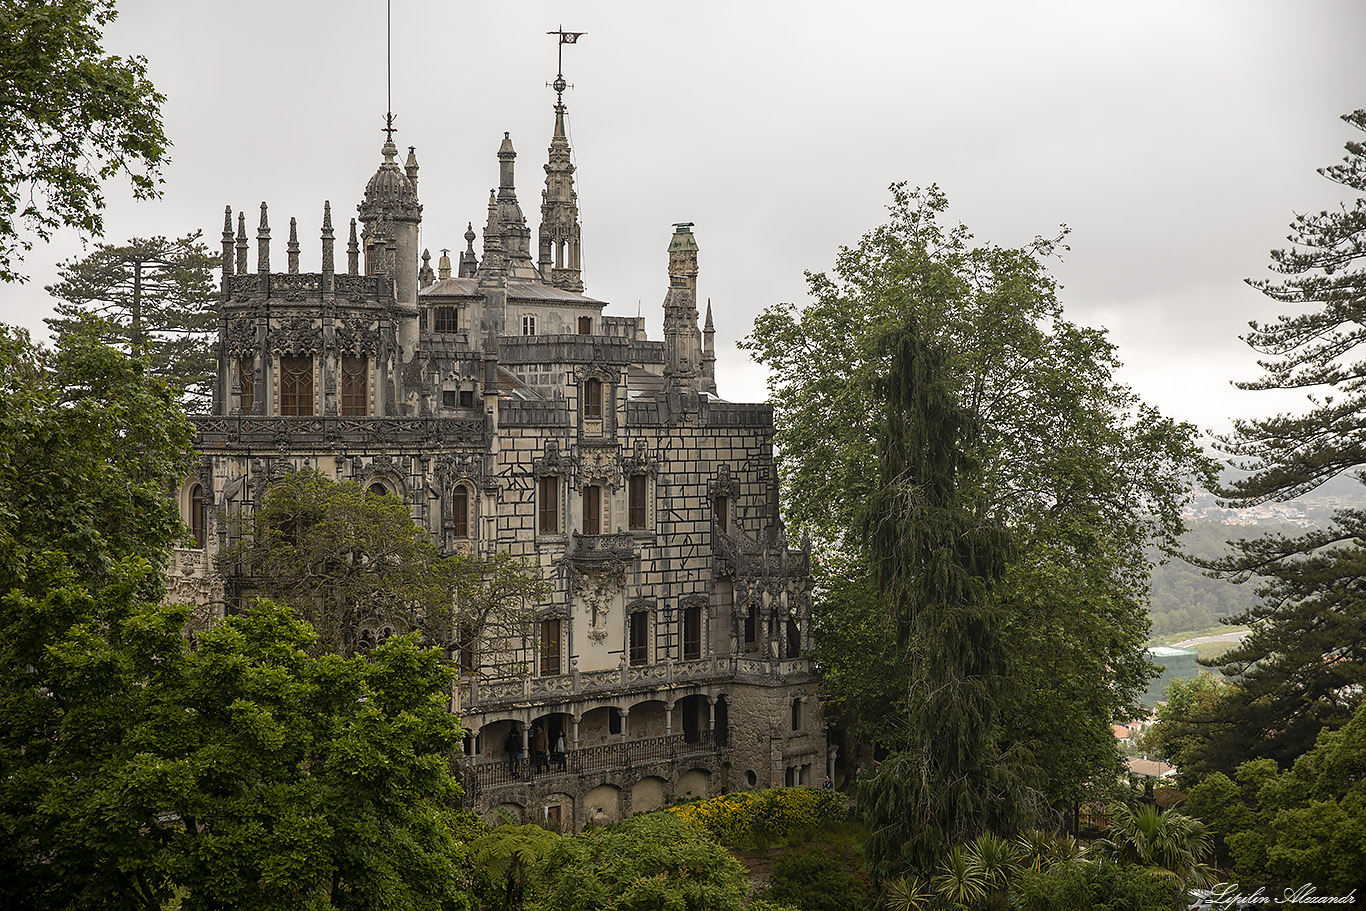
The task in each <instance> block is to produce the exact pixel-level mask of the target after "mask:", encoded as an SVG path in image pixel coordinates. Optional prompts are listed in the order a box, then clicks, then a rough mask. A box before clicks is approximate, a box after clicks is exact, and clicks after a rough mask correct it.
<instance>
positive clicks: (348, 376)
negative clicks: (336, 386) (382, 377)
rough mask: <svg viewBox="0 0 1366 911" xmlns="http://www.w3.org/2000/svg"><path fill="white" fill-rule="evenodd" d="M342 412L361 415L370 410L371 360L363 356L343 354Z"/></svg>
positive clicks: (343, 413) (352, 415)
mask: <svg viewBox="0 0 1366 911" xmlns="http://www.w3.org/2000/svg"><path fill="white" fill-rule="evenodd" d="M341 361H342V362H341V413H342V415H343V416H349V417H360V416H363V415H365V414H367V413H368V412H369V410H370V409H369V408H368V407H367V406H368V405H369V398H370V384H369V382H368V379H369V376H368V374H369V369H368V368H369V366H370V365H369V362H368V361H367V360H366V359H365V358H363V357H352V356H351V355H349V354H347V355H343V356H342V359H341Z"/></svg>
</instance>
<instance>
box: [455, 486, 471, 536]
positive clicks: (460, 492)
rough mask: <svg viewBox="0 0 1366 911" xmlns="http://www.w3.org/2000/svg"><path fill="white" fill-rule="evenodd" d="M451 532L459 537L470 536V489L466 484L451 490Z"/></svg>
mask: <svg viewBox="0 0 1366 911" xmlns="http://www.w3.org/2000/svg"><path fill="white" fill-rule="evenodd" d="M451 533H452V534H454V535H455V536H456V537H457V538H468V537H470V489H469V488H468V487H466V486H465V485H464V484H459V485H457V486H456V488H455V490H454V491H452V492H451Z"/></svg>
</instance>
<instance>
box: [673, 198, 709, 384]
mask: <svg viewBox="0 0 1366 911" xmlns="http://www.w3.org/2000/svg"><path fill="white" fill-rule="evenodd" d="M701 343H702V337H701V333H699V332H698V331H697V239H696V238H695V237H693V233H692V223H691V222H685V223H682V224H677V225H674V235H673V237H672V238H671V239H670V241H669V293H668V294H666V295H665V296H664V376H665V378H666V379H667V380H668V381H669V385H671V386H674V385H680V386H684V387H686V388H688V389H691V390H692V391H694V392H696V391H699V389H700V377H701V368H702V344H701Z"/></svg>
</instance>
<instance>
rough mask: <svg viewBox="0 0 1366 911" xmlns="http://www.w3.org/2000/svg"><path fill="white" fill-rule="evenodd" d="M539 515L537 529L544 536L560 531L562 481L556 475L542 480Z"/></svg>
mask: <svg viewBox="0 0 1366 911" xmlns="http://www.w3.org/2000/svg"><path fill="white" fill-rule="evenodd" d="M539 493H540V500H541V502H540V504H539V515H538V520H537V523H536V528H537V530H538V531H540V533H541V534H543V535H553V534H558V533H559V531H560V479H559V478H558V477H556V476H555V475H547V476H546V477H544V478H541V484H540V491H539Z"/></svg>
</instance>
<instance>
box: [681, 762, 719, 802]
mask: <svg viewBox="0 0 1366 911" xmlns="http://www.w3.org/2000/svg"><path fill="white" fill-rule="evenodd" d="M710 794H711V773H710V772H708V771H707V770H706V769H699V768H692V769H688V771H686V772H684V773H683V774H682V775H679V776H678V786H677V787H676V788H674V799H676V800H691V799H693V798H700V797H708V796H710Z"/></svg>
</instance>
